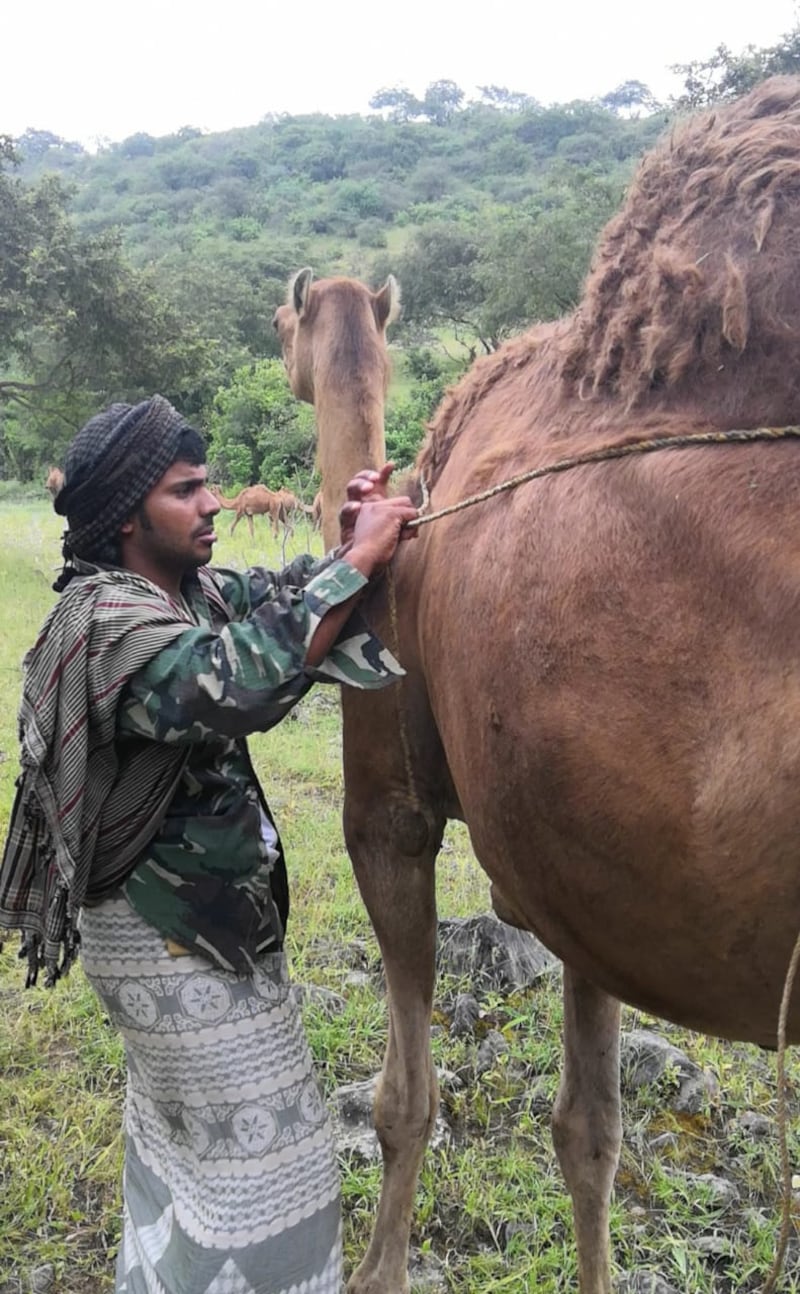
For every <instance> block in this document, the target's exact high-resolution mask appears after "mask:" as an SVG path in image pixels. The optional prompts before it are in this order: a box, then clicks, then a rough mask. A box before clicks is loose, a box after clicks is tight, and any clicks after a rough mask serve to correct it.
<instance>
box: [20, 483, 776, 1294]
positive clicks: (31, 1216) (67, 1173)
mask: <svg viewBox="0 0 800 1294" xmlns="http://www.w3.org/2000/svg"><path fill="white" fill-rule="evenodd" d="M59 530H60V523H59V520H58V519H57V518H55V517H54V515H53V514H52V512H51V511H50V509H49V507H48V504H47V501H46V500H45V499H42V501H41V502H33V503H31V502H25V503H17V504H15V503H13V502H8V501H4V502H2V503H0V606H1V607H2V619H1V620H0V623H2V633H3V652H2V658H1V661H2V663H0V827H1V828H2V829H3V832H4V831H5V826H6V823H7V818H8V810H9V806H10V801H11V795H12V788H13V782H14V778H15V776H16V772H17V754H16V721H15V716H16V706H17V700H18V695H19V687H20V677H21V675H20V661H21V658H22V655H23V653H24V651H25V650H26V648H27V647H28V646H29V644H30V642H31V641H32V639H33V637H34V635H35V632H36V630H37V628H38V626H39V624H40V622H41V620H42V618H43V616H44V614H45V613H46V611H47V609H48V608H49V606H50V605H51V604H52V600H53V596H54V595H53V594H52V593H51V591H50V583H51V581H52V578H53V576H54V574H55V572H56V570H57V568H58V566H59V562H58V551H59V543H58V540H59ZM220 532H221V535H222V537H221V539H220V542H219V544H218V550H217V554H216V560H217V561H218V562H220V563H222V564H232V565H245V564H247V563H248V562H251V561H253V562H254V561H261V562H264V563H265V564H267V565H270V566H278V565H280V564H281V562H282V559H283V558H284V557H286V558H288V557H289V556H291V555H292V554H293V553H294V552H296V551H302V550H303V549H304V548H306V547H313V546H314V545H317V546H318V545H319V540H318V538H317V537H316V536H315V535H313V534H312V533H311V532H310V531H309V530H308V529H307V528H306V527H305V526H304V525H301V526H300V527H299V528H298V530H297V532H296V534H295V536H294V537H293V539H292V541H291V544H290V545H288V546H287V548H286V551H285V553H283V552H281V551H280V550H279V548H278V547H277V545H276V544H275V543H274V541H272V539H271V538H270V537H269V535H268V531H267V527H266V523H265V522H264V521H263V519H257V520H256V535H255V539H254V540H251V539H250V538H249V536H248V533H247V529H246V527H245V526H239V528H238V530H237V533H236V535H235V537H234V538H233V539H230V538H229V536H228V534H227V526H226V525H222V526H221V527H220ZM296 715H297V717H296V719H293V720H288V721H286V722H285V723H284V724H283V725H281V726H280V727H279V728H278V729H277V730H275V731H274V732H273V733H271V734H269V735H268V736H264V737H261V736H259V737H257V738H255V739H253V741H252V743H251V746H252V752H253V756H254V762H255V764H256V767H257V769H258V772H259V775H260V776H261V778H262V781H263V784H264V787H265V789H266V793H267V796H268V798H269V799H270V802H271V804H272V806H273V808H274V811H275V814H276V817H277V819H278V822H279V825H280V827H281V831H282V835H283V838H284V843H285V846H286V851H287V857H288V860H289V871H290V878H291V883H292V904H293V909H292V918H291V922H290V929H289V953H290V957H291V961H292V966H293V972H294V977H295V979H296V980H298V981H300V982H303V983H314V984H319V985H322V986H324V987H327V988H330V989H334V990H336V991H337V992H338V993H340V994H342V995H343V997H344V998H345V1001H346V1006H345V1009H344V1011H343V1013H342V1014H341V1015H336V1016H333V1017H331V1016H330V1015H329V1014H327V1013H326V1012H325V1011H323V1010H322V1009H321V1008H320V1007H319V1006H314V1005H309V1006H308V1007H307V1009H306V1025H307V1028H308V1032H309V1036H310V1039H311V1044H312V1047H313V1050H314V1054H315V1056H316V1058H317V1062H318V1065H319V1070H320V1075H321V1080H322V1083H323V1086H324V1088H325V1090H326V1092H327V1093H329V1094H330V1093H331V1092H332V1091H333V1090H334V1089H335V1087H337V1086H338V1085H340V1084H342V1083H347V1082H354V1081H357V1080H360V1079H365V1078H369V1077H371V1076H372V1075H373V1074H374V1073H375V1072H376V1070H377V1069H378V1068H379V1066H380V1061H381V1056H382V1050H383V1042H384V1036H385V1009H384V1002H383V998H382V995H381V990H380V974H379V971H380V964H379V956H378V950H377V945H376V943H375V940H374V938H373V936H372V933H371V930H370V927H369V924H368V921H367V918H366V915H365V913H364V910H363V908H362V905H361V902H360V899H359V896H358V893H357V890H356V887H355V884H354V882H353V879H352V876H351V872H350V867H349V863H348V860H347V856H346V854H345V851H344V846H343V842H342V836H341V826H340V801H341V772H340V730H339V717H338V703H337V697H336V694H335V692H334V691H333V690H328V689H317V690H316V691H315V692H314V693H312V694H311V696H310V697H309V698H307V699H306V700H305V701H304V702H303V703H302V705H301V706H300V707H299V708H298V710H297V712H296ZM438 874H439V881H438V890H439V907H440V914H441V915H442V916H458V915H462V916H466V915H469V914H472V913H475V912H479V911H485V910H487V908H488V888H487V885H486V883H485V880H484V878H483V876H482V874H481V873H480V871H479V870H478V869H477V867H476V865H475V863H474V860H473V858H472V856H471V853H470V850H469V846H468V841H467V837H466V833H465V831H464V829H463V828H462V827H460V826H458V825H454V826H452V827H451V828H450V830H449V831H448V835H447V838H446V841H445V846H444V848H443V851H442V854H441V857H440V864H439V873H438ZM14 942H15V941H14V940H11V941H9V943H8V944H7V946H6V949H5V951H4V952H3V953H2V955H0V1002H1V1003H2V1010H1V1011H0V1292H2V1294H6V1292H7V1294H11V1291H16V1290H17V1289H25V1290H27V1289H28V1288H29V1284H28V1280H29V1273H30V1271H31V1269H34V1268H37V1267H40V1266H42V1265H43V1264H46V1263H51V1264H52V1265H53V1268H54V1270H55V1273H56V1281H57V1284H56V1288H57V1289H58V1290H59V1291H60V1292H61V1294H108V1292H109V1291H111V1290H112V1289H113V1274H112V1273H113V1256H114V1252H115V1247H116V1244H117V1240H118V1235H119V1221H118V1218H119V1207H120V1201H119V1176H120V1156H121V1141H120V1131H119V1129H120V1117H121V1099H122V1092H123V1084H124V1075H123V1057H122V1049H121V1047H120V1044H119V1042H118V1040H117V1039H116V1037H115V1036H114V1034H113V1033H112V1032H111V1031H110V1029H109V1027H108V1026H107V1024H106V1023H105V1021H104V1018H103V1014H102V1011H101V1010H100V1009H99V1007H98V1005H97V1004H96V1002H95V1000H94V997H93V994H92V992H91V990H90V989H89V988H88V986H87V984H86V983H85V981H84V979H83V977H82V974H81V971H80V969H79V968H77V969H76V970H75V971H74V972H73V973H72V974H71V975H70V977H69V979H68V980H67V981H66V983H65V984H63V985H61V986H60V987H59V989H58V990H57V991H56V992H54V993H47V992H45V991H44V990H43V989H35V990H32V991H29V992H25V991H23V990H22V988H21V983H22V975H21V967H20V965H19V964H18V963H17V961H16V960H15V956H14V947H13V944H14ZM354 970H359V971H363V970H367V971H368V972H369V975H368V977H367V979H366V980H364V979H363V977H361V978H358V977H356V978H353V977H352V975H351V973H352V972H353V971H354ZM463 987H465V986H464V985H459V984H457V983H454V982H451V981H444V980H443V981H442V982H440V984H439V985H438V989H437V1001H436V1015H435V1022H436V1025H437V1027H436V1028H435V1029H434V1039H433V1045H434V1052H435V1059H436V1063H437V1066H439V1067H440V1069H441V1070H444V1071H447V1074H448V1075H449V1077H448V1078H447V1080H446V1081H445V1082H443V1105H444V1107H445V1110H446V1113H447V1116H448V1120H449V1122H450V1125H451V1127H452V1128H453V1134H452V1136H451V1137H450V1139H449V1140H448V1142H447V1143H446V1144H445V1145H443V1146H441V1147H440V1148H438V1149H436V1150H434V1151H431V1152H429V1154H428V1156H427V1158H426V1163H425V1167H424V1171H423V1174H422V1179H421V1182H420V1186H419V1190H418V1198H417V1211H416V1223H415V1234H414V1245H415V1248H416V1250H417V1251H419V1252H420V1253H421V1254H422V1255H423V1256H426V1257H428V1258H429V1259H430V1260H431V1262H432V1263H433V1264H434V1265H435V1267H436V1269H438V1271H439V1273H440V1277H441V1280H442V1282H443V1288H445V1289H448V1290H451V1291H454V1292H457V1294H490V1292H494V1291H498V1292H499V1291H503V1292H504V1294H515V1292H517V1291H527V1290H536V1291H541V1292H542V1294H556V1292H557V1291H566V1290H574V1289H575V1288H576V1283H577V1281H576V1264H575V1252H574V1244H573V1238H572V1227H571V1218H570V1208H569V1203H568V1199H567V1197H566V1193H565V1191H564V1188H563V1183H562V1180H561V1177H560V1174H559V1172H558V1168H557V1165H556V1162H555V1156H554V1153H553V1150H552V1145H551V1141H550V1134H549V1130H548V1117H549V1116H548V1111H549V1104H550V1101H551V1100H552V1096H553V1094H554V1092H555V1088H556V1084H557V1079H558V1068H559V1060H560V1041H559V1039H560V1000H559V993H558V985H557V978H556V977H553V976H550V977H545V980H544V981H542V982H541V987H538V988H537V989H536V990H533V991H530V992H527V993H523V994H518V995H516V996H514V997H511V998H503V997H500V996H489V997H485V998H484V999H483V1000H482V1003H481V1005H482V1015H481V1019H480V1021H479V1026H478V1027H479V1034H485V1033H486V1032H487V1031H488V1030H489V1029H494V1030H497V1031H499V1032H500V1033H501V1034H502V1036H503V1038H504V1040H505V1042H506V1044H507V1050H506V1052H505V1053H504V1054H503V1055H502V1056H500V1057H499V1058H498V1060H497V1062H496V1064H495V1065H494V1067H493V1068H492V1069H490V1070H489V1071H488V1072H486V1073H484V1074H482V1075H481V1076H480V1077H479V1078H476V1076H475V1056H474V1050H475V1042H474V1040H471V1039H463V1038H460V1039H457V1038H455V1037H451V1036H450V1033H449V1030H448V1024H449V1018H450V1015H449V1013H450V1008H451V1006H452V1002H453V999H454V995H455V993H456V992H457V991H458V990H459V989H461V988H463ZM624 1025H625V1027H626V1028H628V1029H629V1028H632V1027H641V1026H647V1027H656V1028H658V1029H659V1030H660V1031H661V1032H662V1033H664V1034H666V1035H667V1036H668V1037H669V1039H670V1041H671V1042H673V1043H675V1044H676V1045H677V1046H680V1047H681V1048H682V1049H684V1050H685V1051H687V1052H688V1054H689V1055H690V1057H691V1058H692V1059H693V1060H694V1061H696V1062H697V1063H698V1064H699V1065H701V1066H703V1067H705V1068H707V1069H710V1070H711V1071H712V1072H713V1073H714V1074H715V1075H716V1077H717V1079H718V1081H719V1095H717V1096H710V1097H709V1100H708V1103H707V1106H706V1108H705V1109H703V1110H702V1112H701V1113H699V1114H697V1115H695V1116H691V1117H689V1116H685V1115H681V1116H678V1115H675V1114H673V1113H670V1111H669V1108H668V1097H669V1095H670V1091H671V1090H672V1089H673V1088H674V1083H675V1076H674V1075H671V1074H669V1073H667V1074H666V1075H665V1076H664V1078H663V1080H662V1081H661V1082H660V1083H659V1084H658V1085H656V1086H651V1087H648V1088H642V1089H639V1090H638V1092H635V1093H634V1092H630V1093H626V1095H625V1102H624V1124H625V1143H624V1147H623V1154H622V1162H621V1167H620V1173H619V1177H618V1184H617V1190H616V1195H615V1201H614V1205H613V1212H612V1242H613V1248H614V1259H615V1263H616V1265H617V1267H618V1269H619V1270H620V1271H630V1270H653V1271H658V1272H660V1273H661V1274H662V1276H663V1277H664V1278H665V1279H667V1280H668V1281H669V1282H670V1283H671V1284H672V1285H673V1286H674V1287H675V1289H677V1290H680V1291H687V1294H694V1292H695V1291H696V1292H698V1294H717V1292H719V1294H722V1292H723V1291H724V1292H725V1294H728V1291H730V1292H731V1294H732V1292H733V1291H734V1290H735V1291H742V1290H744V1291H755V1290H758V1289H759V1288H760V1286H761V1284H762V1282H763V1277H764V1275H765V1273H766V1270H767V1268H768V1267H769V1263H770V1260H771V1256H772V1252H773V1248H774V1243H775V1238H776V1234H777V1224H778V1201H779V1183H778V1178H779V1166H778V1147H777V1139H776V1135H775V1130H774V1129H775V1125H774V1119H775V1078H774V1062H773V1059H772V1058H771V1057H769V1056H767V1055H765V1054H764V1053H762V1052H760V1051H758V1050H757V1049H755V1048H752V1047H747V1046H735V1045H730V1044H722V1043H718V1042H715V1041H713V1040H710V1039H708V1038H705V1037H703V1036H701V1035H698V1034H689V1033H686V1032H684V1031H680V1030H677V1029H675V1028H673V1027H670V1026H665V1025H660V1024H654V1022H652V1021H650V1020H648V1019H647V1018H645V1017H643V1016H642V1015H641V1014H640V1013H637V1012H633V1011H626V1013H625V1019H624ZM788 1074H789V1080H790V1091H791V1109H792V1131H791V1146H790V1152H791V1158H792V1164H793V1167H794V1171H795V1172H800V1137H798V1122H797V1114H798V1091H800V1063H798V1059H797V1058H796V1057H794V1056H793V1057H792V1058H790V1061H789V1064H788ZM750 1111H752V1112H756V1113H758V1114H760V1115H764V1116H766V1117H767V1119H768V1120H769V1121H770V1125H769V1126H770V1129H771V1131H770V1133H769V1135H768V1136H766V1137H765V1138H762V1139H756V1138H754V1137H752V1136H750V1135H748V1134H747V1133H746V1131H744V1130H743V1126H742V1124H741V1122H740V1116H741V1115H742V1114H743V1113H745V1112H750ZM663 1134H668V1135H666V1136H664V1135H663ZM656 1138H658V1139H659V1143H660V1144H659V1145H658V1146H657V1147H656V1146H654V1145H653V1144H652V1143H653V1141H654V1140H655V1139H656ZM703 1173H715V1174H721V1175H722V1176H724V1177H725V1178H726V1179H727V1180H728V1181H730V1182H731V1183H733V1185H734V1187H735V1189H736V1198H730V1199H728V1200H726V1201H721V1200H720V1198H719V1197H718V1196H717V1195H715V1194H714V1192H713V1191H712V1190H711V1189H710V1188H708V1189H707V1188H705V1187H703V1186H701V1185H698V1183H697V1180H696V1175H697V1174H703ZM342 1174H343V1189H344V1202H345V1218H346V1257H347V1264H348V1268H350V1267H352V1266H353V1265H354V1264H355V1262H356V1261H357V1259H358V1256H359V1255H360V1254H361V1252H363V1249H364V1246H365V1244H366V1239H367V1236H368V1234H369V1230H370V1226H371V1222H372V1218H373V1215H374V1209H375V1203H376V1199H377V1192H378V1188H379V1182H380V1172H379V1170H378V1169H377V1168H376V1167H374V1166H370V1165H364V1164H363V1163H360V1162H357V1161H356V1160H349V1161H344V1162H343V1163H342ZM799 1266H800V1250H798V1248H795V1249H794V1251H793V1254H792V1256H791V1258H790V1262H789V1264H788V1265H787V1269H786V1272H785V1274H784V1277H783V1278H782V1282H781V1284H780V1286H779V1288H781V1289H782V1290H784V1291H787V1292H788V1294H800V1276H799V1275H798V1267H799ZM420 1288H421V1287H420Z"/></svg>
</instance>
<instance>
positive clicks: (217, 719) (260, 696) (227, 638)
mask: <svg viewBox="0 0 800 1294" xmlns="http://www.w3.org/2000/svg"><path fill="white" fill-rule="evenodd" d="M366 582H367V581H366V578H365V577H364V576H363V575H362V574H361V573H360V572H359V571H357V570H356V569H355V568H354V567H353V566H351V565H350V564H349V563H348V562H345V561H340V560H334V561H331V562H330V563H328V564H327V565H326V566H325V567H324V569H323V570H321V571H318V572H317V573H315V574H312V575H311V577H310V578H309V579H308V582H307V583H306V584H305V586H304V587H297V586H294V585H286V586H285V587H278V586H276V585H275V584H273V585H272V586H271V596H269V597H267V596H265V597H263V598H261V600H260V601H258V603H257V605H254V607H253V609H252V610H251V611H250V612H249V613H248V614H246V615H245V616H244V618H243V619H241V620H234V621H231V623H230V624H227V625H225V626H224V627H223V628H222V629H221V630H220V631H219V632H215V631H214V630H213V629H211V628H208V627H198V628H195V629H188V630H187V631H186V632H185V633H183V634H181V635H180V636H179V637H178V638H176V639H175V640H174V642H172V643H170V644H169V645H168V646H167V647H164V648H162V650H161V651H160V652H158V653H157V654H156V655H155V656H154V657H153V658H152V660H151V661H150V662H149V663H148V664H147V665H146V666H145V667H144V668H143V669H142V670H140V671H139V672H138V673H137V674H136V675H134V677H133V679H132V680H131V681H130V683H129V684H128V687H127V689H126V691H125V694H124V696H123V698H122V701H121V704H120V707H119V711H118V727H119V730H120V732H121V733H129V734H132V735H136V736H139V737H147V738H150V739H151V740H154V741H170V742H197V741H203V740H204V739H205V738H207V737H208V736H211V735H217V734H221V735H223V736H225V737H242V736H246V735H247V734H248V733H251V732H256V731H261V730H265V729H267V728H271V727H273V726H274V724H276V723H278V722H279V721H280V720H281V719H282V718H283V717H284V715H285V714H286V713H287V712H288V711H289V710H290V709H291V707H292V706H293V705H295V704H296V702H297V701H299V700H300V698H301V697H302V696H304V695H305V693H306V692H307V691H308V689H309V688H310V687H311V686H312V684H313V682H314V680H315V678H320V677H323V678H329V679H332V680H335V681H337V682H345V683H349V684H351V685H352V686H355V687H362V688H365V687H367V688H368V687H384V686H385V685H386V684H387V683H390V682H392V680H393V679H394V678H395V677H396V676H397V675H399V674H402V672H403V671H402V670H401V669H400V667H399V665H398V664H397V661H395V659H394V657H393V656H392V655H391V654H390V653H389V652H388V651H387V650H386V648H385V647H383V646H382V644H381V643H380V642H379V641H378V640H377V639H376V638H374V637H373V635H372V634H371V633H370V632H369V630H367V629H366V628H365V627H364V626H363V624H362V623H361V622H360V620H359V619H356V618H355V617H354V616H351V617H350V619H349V620H348V622H347V624H346V626H345V627H344V629H343V630H342V633H341V634H340V635H339V638H338V639H337V642H336V644H335V646H334V647H333V649H332V650H331V653H330V654H329V656H327V657H326V659H325V660H324V661H323V662H322V663H321V665H320V666H318V667H317V669H316V670H315V671H314V673H313V675H312V674H311V673H310V672H308V671H306V669H305V658H306V654H307V651H308V646H309V643H310V642H311V639H312V638H313V636H314V633H315V631H316V628H317V626H318V625H319V623H320V621H321V620H322V618H323V616H324V615H325V614H326V613H327V612H328V611H329V610H330V609H331V608H332V607H335V606H338V605H339V603H341V602H344V601H346V600H347V599H348V598H349V597H352V595H353V594H354V593H357V592H358V590H359V589H361V588H363V587H364V585H365V584H366ZM242 596H244V594H242ZM255 601H256V599H255V598H254V602H255Z"/></svg>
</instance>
